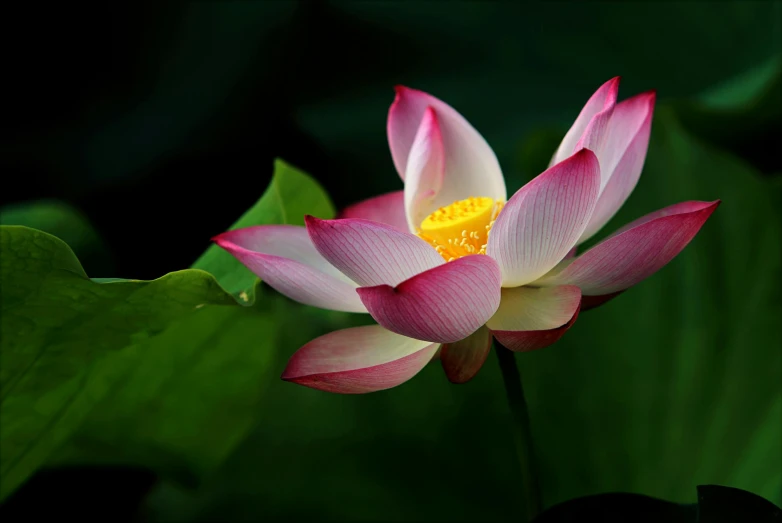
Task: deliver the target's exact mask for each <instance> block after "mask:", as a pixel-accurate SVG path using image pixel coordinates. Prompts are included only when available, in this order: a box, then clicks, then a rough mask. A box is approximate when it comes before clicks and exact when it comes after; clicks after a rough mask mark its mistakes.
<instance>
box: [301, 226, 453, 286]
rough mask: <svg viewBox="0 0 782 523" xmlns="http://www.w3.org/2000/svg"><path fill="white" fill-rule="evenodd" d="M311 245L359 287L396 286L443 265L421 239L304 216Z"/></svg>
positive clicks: (387, 228) (390, 229)
mask: <svg viewBox="0 0 782 523" xmlns="http://www.w3.org/2000/svg"><path fill="white" fill-rule="evenodd" d="M304 221H305V222H306V224H307V232H309V235H310V238H311V239H312V243H313V244H315V248H316V249H317V250H318V252H319V253H320V254H321V255H322V256H323V257H324V258H325V259H327V260H328V261H329V263H331V264H332V265H333V266H334V267H336V268H337V269H339V270H340V271H342V273H343V274H344V275H346V276H347V277H348V278H350V279H351V280H353V281H354V282H356V283H358V284H359V285H362V286H373V285H383V284H388V285H397V284H398V283H401V282H402V281H404V280H406V279H408V278H410V277H412V276H415V275H416V274H419V273H421V272H424V271H426V270H428V269H431V268H433V267H437V266H438V265H442V264H444V263H445V260H443V258H442V256H440V255H439V254H437V251H435V250H434V248H433V247H432V246H431V245H429V244H428V243H426V242H425V241H423V240H422V239H421V238H419V237H417V236H414V235H412V234H410V233H406V232H401V231H399V230H398V229H395V228H393V227H391V226H389V225H385V224H382V223H377V222H370V221H367V220H357V219H344V220H321V219H318V218H315V217H313V216H309V215H307V216H305V217H304Z"/></svg>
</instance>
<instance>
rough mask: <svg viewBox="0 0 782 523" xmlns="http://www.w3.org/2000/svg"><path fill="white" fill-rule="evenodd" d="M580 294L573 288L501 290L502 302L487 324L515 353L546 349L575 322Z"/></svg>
mask: <svg viewBox="0 0 782 523" xmlns="http://www.w3.org/2000/svg"><path fill="white" fill-rule="evenodd" d="M580 304H581V291H580V290H579V288H578V287H575V286H572V285H562V286H559V287H547V288H532V287H516V288H513V289H502V302H501V304H500V307H499V309H498V310H497V312H496V313H495V315H494V316H492V318H491V319H490V320H489V321H488V322H486V326H487V327H488V328H489V329H491V331H492V334H493V335H494V337H495V338H497V341H499V342H500V343H502V344H503V345H504V346H505V347H507V348H509V349H510V350H512V351H517V352H526V351H530V350H534V349H541V348H543V347H547V346H549V345H551V344H553V343H554V342H556V341H557V340H559V338H561V337H562V335H563V334H565V332H566V331H567V330H568V329H569V328H570V327H571V326H572V325H573V323H575V321H576V318H577V317H578V311H579V308H580Z"/></svg>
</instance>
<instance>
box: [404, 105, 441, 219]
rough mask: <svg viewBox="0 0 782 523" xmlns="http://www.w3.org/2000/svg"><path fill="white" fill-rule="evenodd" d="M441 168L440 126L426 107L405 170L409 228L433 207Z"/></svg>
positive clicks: (431, 111) (430, 110)
mask: <svg viewBox="0 0 782 523" xmlns="http://www.w3.org/2000/svg"><path fill="white" fill-rule="evenodd" d="M444 168H445V152H444V150H443V137H442V134H441V132H440V125H439V123H438V122H437V116H436V115H435V112H434V109H432V108H431V107H427V108H426V111H424V117H423V119H422V120H421V125H420V126H419V128H418V133H417V134H416V136H415V140H413V146H412V147H411V148H410V154H409V155H408V157H407V168H406V169H405V173H406V175H405V190H404V206H405V212H406V215H407V223H408V227H409V230H410V231H415V230H416V228H417V227H418V226H419V225H420V224H421V222H422V221H423V220H424V218H426V217H427V216H428V215H429V214H430V213H431V212H432V211H433V210H434V208H432V202H433V201H434V198H435V196H436V195H437V194H438V193H439V192H440V188H441V187H442V185H443V173H444Z"/></svg>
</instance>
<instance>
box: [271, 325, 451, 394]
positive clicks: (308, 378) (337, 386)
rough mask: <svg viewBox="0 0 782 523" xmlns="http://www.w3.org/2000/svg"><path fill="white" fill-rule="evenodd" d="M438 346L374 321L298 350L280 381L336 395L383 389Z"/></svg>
mask: <svg viewBox="0 0 782 523" xmlns="http://www.w3.org/2000/svg"><path fill="white" fill-rule="evenodd" d="M438 347H439V345H437V344H436V343H429V342H427V341H419V340H414V339H411V338H406V337H404V336H400V335H398V334H394V333H393V332H389V331H387V330H385V329H384V328H382V327H381V326H379V325H370V326H366V327H354V328H352V329H344V330H339V331H335V332H331V333H329V334H326V335H324V336H321V337H319V338H316V339H314V340H312V341H311V342H309V343H308V344H306V345H305V346H304V347H302V348H301V349H299V350H298V351H297V352H296V353H295V354H294V355H293V356H291V359H290V360H289V361H288V366H287V367H286V368H285V371H284V372H283V374H282V379H284V380H286V381H292V382H295V383H298V384H300V385H304V386H306V387H312V388H313V389H320V390H325V391H327V392H338V393H341V394H361V393H365V392H374V391H377V390H383V389H389V388H391V387H396V386H397V385H399V384H401V383H404V382H405V381H407V380H409V379H410V378H412V377H413V376H415V375H416V374H417V373H418V372H419V371H420V370H421V369H422V368H424V366H425V365H426V364H427V363H428V362H429V361H430V360H431V359H432V356H434V354H435V352H437V348H438Z"/></svg>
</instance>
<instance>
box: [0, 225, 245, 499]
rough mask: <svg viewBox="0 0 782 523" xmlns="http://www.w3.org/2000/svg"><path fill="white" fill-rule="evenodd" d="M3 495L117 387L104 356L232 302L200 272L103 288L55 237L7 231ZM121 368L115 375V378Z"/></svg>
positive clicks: (2, 324) (3, 235) (1, 297)
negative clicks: (101, 366)
mask: <svg viewBox="0 0 782 523" xmlns="http://www.w3.org/2000/svg"><path fill="white" fill-rule="evenodd" d="M0 251H2V253H3V255H2V259H1V260H0V306H1V307H2V317H0V332H2V338H0V360H1V362H2V365H0V387H1V389H0V390H1V391H2V392H1V394H2V395H1V401H2V403H0V417H2V420H3V430H2V433H0V456H1V457H2V466H1V467H0V479H1V480H2V481H0V484H1V485H2V487H0V497H4V496H6V495H7V494H8V493H9V492H11V491H12V490H13V489H14V488H15V487H16V486H18V485H19V484H20V483H21V482H22V481H23V480H24V479H25V478H26V477H27V476H28V475H29V474H31V473H32V472H33V471H34V470H35V469H36V468H37V467H38V466H40V465H41V464H42V463H43V462H44V460H46V458H47V457H48V455H49V454H50V453H51V452H52V450H54V449H55V448H56V447H57V446H58V445H59V444H61V443H62V442H63V441H64V440H65V439H66V438H67V437H68V436H69V435H70V434H71V432H72V431H73V430H74V429H75V428H76V427H78V426H79V424H80V423H81V421H82V419H83V418H84V416H85V415H86V414H87V413H88V412H89V410H90V408H92V406H93V405H94V404H95V403H96V401H97V400H98V399H99V398H100V397H101V396H102V394H104V393H105V392H106V391H107V389H108V388H109V387H110V385H111V379H112V378H113V374H112V373H111V372H108V373H104V372H102V371H95V368H94V367H93V363H94V362H95V361H96V359H98V358H100V357H101V356H103V355H105V354H106V353H109V352H111V351H116V350H118V349H121V348H123V347H125V346H127V345H130V344H132V343H138V342H141V341H142V340H145V339H148V338H152V337H153V336H155V335H157V334H159V333H161V332H162V331H163V330H164V329H165V328H166V327H167V326H168V325H169V324H170V323H172V322H173V321H175V320H177V319H178V318H181V317H183V316H185V315H188V314H190V313H192V312H193V311H194V310H195V309H197V308H199V307H205V306H211V305H224V304H232V303H234V300H233V299H232V298H231V296H230V295H228V294H227V293H226V292H225V291H224V290H223V289H221V288H220V286H219V285H218V283H217V282H216V281H215V279H214V277H212V276H211V275H209V274H208V273H206V272H204V271H200V270H186V271H179V272H175V273H171V274H168V275H166V276H164V277H162V278H160V279H157V280H154V281H150V282H144V281H134V282H130V281H127V282H115V283H97V282H94V281H92V280H90V279H89V278H87V275H86V274H85V273H84V270H83V269H82V267H81V265H80V264H79V261H78V260H77V258H76V256H75V255H74V254H73V251H72V250H71V249H70V248H69V247H68V246H67V245H66V244H65V243H64V242H63V241H62V240H59V239H58V238H55V237H54V236H51V235H49V234H47V233H44V232H41V231H37V230H35V229H30V228H27V227H21V226H2V227H0ZM114 370H117V369H113V370H112V372H113V371H114Z"/></svg>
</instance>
